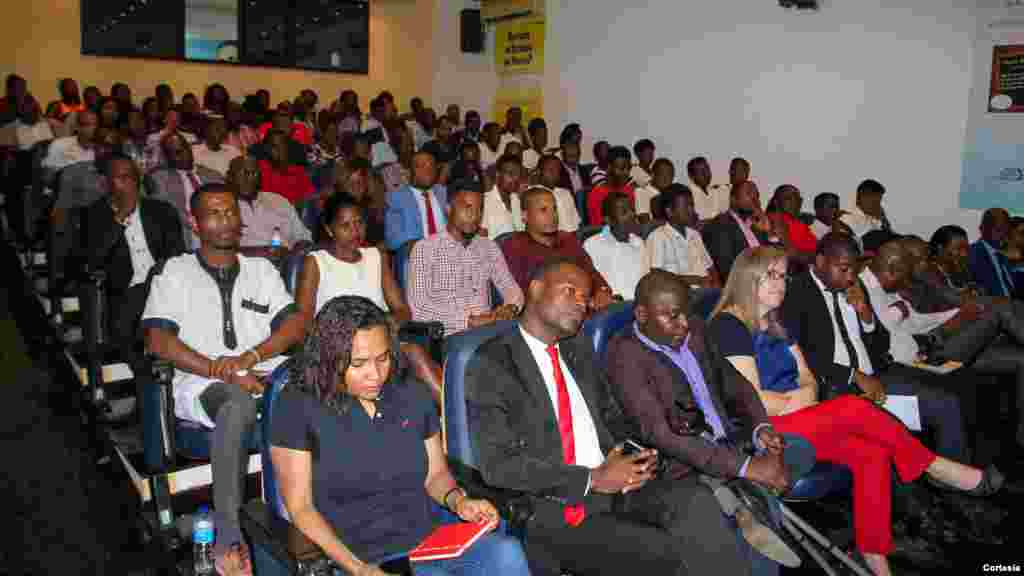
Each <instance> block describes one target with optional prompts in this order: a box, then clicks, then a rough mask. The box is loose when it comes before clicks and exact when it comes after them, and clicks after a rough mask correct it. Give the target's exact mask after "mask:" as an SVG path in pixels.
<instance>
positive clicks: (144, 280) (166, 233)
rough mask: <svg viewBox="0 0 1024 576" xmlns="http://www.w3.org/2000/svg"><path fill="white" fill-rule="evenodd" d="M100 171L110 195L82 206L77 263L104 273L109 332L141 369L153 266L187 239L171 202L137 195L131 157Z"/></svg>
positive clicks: (181, 249) (116, 155)
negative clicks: (140, 333)
mask: <svg viewBox="0 0 1024 576" xmlns="http://www.w3.org/2000/svg"><path fill="white" fill-rule="evenodd" d="M99 170H100V174H101V176H102V178H103V183H104V186H105V187H106V190H107V192H108V194H107V195H105V196H104V197H103V198H100V199H99V200H97V201H95V202H93V203H92V204H90V205H89V206H87V207H85V208H83V209H82V210H83V213H82V215H81V233H80V236H79V238H78V242H76V245H75V249H74V250H75V251H74V252H73V255H74V261H75V262H76V263H78V265H80V266H82V267H84V268H85V269H86V270H89V271H99V270H101V271H103V272H104V273H105V274H106V287H107V311H108V313H109V321H108V324H107V325H108V326H109V327H110V334H109V336H110V339H111V341H112V342H113V343H114V344H115V345H116V346H118V347H119V348H120V351H121V353H122V355H124V356H125V357H126V359H127V360H128V361H129V364H130V365H131V367H132V370H133V371H137V370H139V369H141V368H140V364H139V362H140V361H141V355H140V354H139V353H138V352H137V350H136V343H137V342H141V339H140V338H138V337H137V334H136V332H137V328H138V324H139V318H140V317H141V316H142V310H143V308H144V307H145V305H146V297H147V295H148V292H149V282H148V276H149V271H150V268H152V267H153V266H154V265H155V264H156V263H157V262H160V261H161V260H165V259H167V258H170V257H172V256H177V255H179V254H181V253H182V252H184V251H185V243H184V239H183V237H182V233H181V230H182V228H181V223H180V221H179V220H178V214H177V211H176V210H175V209H174V207H173V206H171V205H170V204H168V203H166V202H163V201H160V200H154V199H150V198H139V173H138V168H137V167H136V165H135V163H134V162H133V161H132V159H131V158H129V157H128V156H125V155H123V154H120V153H117V152H115V153H114V154H113V155H111V156H110V157H109V158H107V159H106V160H104V161H103V162H100V163H99ZM86 313H87V314H89V313H92V311H86Z"/></svg>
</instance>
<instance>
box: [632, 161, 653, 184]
mask: <svg viewBox="0 0 1024 576" xmlns="http://www.w3.org/2000/svg"><path fill="white" fill-rule="evenodd" d="M629 177H630V179H632V180H633V187H634V188H643V187H644V186H647V185H648V184H650V183H651V175H650V174H648V173H647V170H644V169H643V168H641V167H640V165H639V164H634V165H633V168H632V169H630V171H629Z"/></svg>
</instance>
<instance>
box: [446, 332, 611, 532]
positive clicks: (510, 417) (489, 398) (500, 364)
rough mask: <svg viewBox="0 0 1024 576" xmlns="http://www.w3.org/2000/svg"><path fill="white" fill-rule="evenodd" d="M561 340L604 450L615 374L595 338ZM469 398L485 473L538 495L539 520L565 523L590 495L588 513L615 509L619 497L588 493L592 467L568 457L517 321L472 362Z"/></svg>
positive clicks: (494, 481) (494, 482)
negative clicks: (603, 362) (603, 363)
mask: <svg viewBox="0 0 1024 576" xmlns="http://www.w3.org/2000/svg"><path fill="white" fill-rule="evenodd" d="M559 348H560V350H561V353H562V358H563V359H564V360H565V363H566V365H567V366H568V368H569V371H570V372H571V373H572V376H573V378H574V379H575V380H576V384H577V386H579V389H580V392H581V393H582V394H583V398H584V399H585V400H586V402H587V407H588V408H589V409H590V417H591V419H592V420H593V421H594V426H595V428H596V429H597V435H598V440H599V442H600V444H601V452H602V454H607V452H608V450H610V449H611V448H612V443H613V440H612V437H611V434H609V432H608V429H607V428H606V427H605V424H604V422H603V419H602V413H603V409H604V407H605V406H606V403H607V398H608V392H607V390H608V386H607V379H606V377H605V375H604V374H603V373H602V371H601V370H599V369H598V364H597V361H596V359H595V358H594V353H593V350H592V349H591V347H590V343H589V342H587V340H586V339H585V338H584V337H583V336H581V335H578V336H576V337H574V338H572V339H567V340H564V341H562V342H561V343H560V345H559ZM465 378H466V405H467V408H468V416H469V429H470V434H471V435H472V438H473V440H474V442H475V444H476V452H477V454H478V456H479V465H480V472H481V474H482V475H483V479H484V481H485V482H486V483H487V484H489V485H491V486H494V487H496V488H503V489H508V490H516V491H519V492H524V493H527V494H529V495H532V496H534V497H536V498H537V500H536V505H535V516H534V521H535V522H543V523H544V524H546V525H561V524H563V523H564V520H563V517H562V507H563V506H564V505H566V504H570V505H571V504H578V503H580V502H586V506H587V509H588V513H591V511H592V512H600V511H607V510H610V509H611V497H610V496H609V495H605V494H597V493H595V492H591V493H590V494H588V495H586V496H584V494H585V492H586V490H587V483H588V480H589V476H590V470H589V469H587V468H586V467H584V466H578V465H569V464H565V463H564V462H563V458H562V439H561V436H560V434H559V432H558V423H557V422H558V417H557V414H556V412H555V408H554V407H553V406H552V405H551V398H550V396H549V395H548V391H547V387H546V386H545V385H544V378H543V376H542V375H541V369H540V367H539V366H538V365H537V362H536V361H535V360H534V358H533V354H531V353H530V349H529V347H528V346H527V344H526V340H525V339H524V338H523V335H522V334H520V332H519V329H518V328H515V329H513V330H510V331H509V332H506V333H505V334H502V335H500V336H497V337H495V338H494V339H492V340H490V341H488V342H486V343H484V344H483V345H482V346H481V347H480V349H479V350H478V351H477V354H476V356H475V357H474V358H473V359H472V360H471V361H470V363H469V365H468V366H467V367H466V375H465Z"/></svg>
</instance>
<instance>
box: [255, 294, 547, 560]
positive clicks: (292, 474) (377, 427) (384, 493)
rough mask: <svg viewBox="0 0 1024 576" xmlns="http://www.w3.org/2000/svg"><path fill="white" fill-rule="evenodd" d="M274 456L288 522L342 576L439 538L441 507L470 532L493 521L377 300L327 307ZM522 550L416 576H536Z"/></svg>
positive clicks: (483, 542) (282, 412)
mask: <svg viewBox="0 0 1024 576" xmlns="http://www.w3.org/2000/svg"><path fill="white" fill-rule="evenodd" d="M270 444H271V448H270V457H271V460H272V461H273V463H274V470H275V473H276V474H277V482H278V486H280V487H281V496H282V497H283V499H284V505H285V509H286V510H287V511H288V515H289V516H290V517H291V521H292V523H293V524H295V526H296V527H297V528H298V529H299V530H301V531H302V533H303V534H305V535H306V536H307V537H308V538H309V539H310V540H312V541H313V542H315V543H316V544H318V545H319V546H320V548H322V549H323V550H324V552H325V553H326V554H327V555H328V556H329V557H330V558H331V559H332V560H334V562H336V563H337V564H338V566H340V567H341V569H342V570H343V572H344V573H345V574H349V575H352V576H380V575H382V574H386V573H387V572H385V571H384V570H385V568H382V567H381V565H382V564H383V565H384V566H385V567H386V566H388V565H389V563H390V562H392V561H394V560H395V559H400V558H401V557H403V556H405V555H407V554H408V551H409V550H411V549H412V548H414V547H415V546H416V545H417V544H419V543H420V542H421V541H422V540H423V539H424V538H425V537H426V536H428V535H429V534H430V532H431V531H432V530H433V528H434V524H435V519H434V518H433V508H434V506H433V504H434V503H436V504H439V505H441V506H444V507H445V508H447V509H449V510H451V511H452V512H454V513H455V514H456V515H457V516H459V518H461V519H462V520H464V521H467V522H478V521H486V520H490V519H493V518H497V511H496V510H495V508H494V506H493V505H492V504H491V503H490V502H487V501H485V500H478V499H474V498H471V497H469V496H468V495H467V493H466V492H465V490H463V489H462V488H460V487H459V486H458V485H457V484H456V482H455V479H454V478H453V477H452V475H451V472H450V471H449V470H448V465H447V461H446V459H445V455H444V449H443V448H442V446H441V434H440V422H439V420H438V416H437V412H436V410H435V409H434V405H433V402H432V401H431V399H430V396H429V395H428V394H427V392H426V388H424V387H423V386H422V385H419V384H418V383H416V382H415V381H413V380H412V379H411V378H409V377H408V375H407V373H406V371H405V370H404V369H403V367H402V366H401V363H400V355H399V354H398V344H397V342H396V338H395V333H394V331H393V330H392V324H391V321H390V319H389V318H388V315H387V314H386V313H385V312H384V311H383V310H381V309H380V308H379V307H377V306H376V305H375V304H374V303H373V302H371V301H370V300H368V299H366V298H363V297H359V296H342V297H339V298H335V299H333V300H331V301H330V302H328V303H327V304H326V305H324V307H323V308H322V310H321V311H320V313H319V314H318V315H317V317H316V324H315V326H314V327H313V330H312V331H311V332H310V333H309V335H308V336H307V337H306V341H305V345H304V348H303V351H302V355H301V356H300V357H299V358H298V359H297V361H296V362H295V364H294V365H293V366H292V373H291V380H290V385H289V386H288V387H287V388H286V389H285V390H284V391H283V392H282V394H281V396H280V398H279V399H278V400H277V406H276V408H275V412H274V423H273V426H272V429H271V432H270ZM528 573H529V570H528V568H527V564H526V558H525V556H524V554H523V550H522V548H521V546H520V544H519V542H518V541H517V540H515V539H513V538H511V537H509V536H505V535H500V534H495V533H491V534H487V535H485V536H484V537H483V538H481V539H480V540H479V541H477V542H476V543H475V544H473V546H472V547H471V548H470V549H469V550H467V551H466V552H465V553H464V554H463V555H462V556H460V557H459V558H455V559H451V560H437V561H429V562H422V563H417V564H415V574H417V575H438V576H446V575H455V574H458V575H466V576H470V575H477V574H480V575H484V574H512V575H519V574H528Z"/></svg>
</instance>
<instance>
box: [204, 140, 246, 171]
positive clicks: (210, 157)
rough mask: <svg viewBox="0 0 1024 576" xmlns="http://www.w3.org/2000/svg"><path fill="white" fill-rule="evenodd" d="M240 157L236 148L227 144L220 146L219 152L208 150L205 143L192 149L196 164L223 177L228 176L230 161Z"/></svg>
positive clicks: (239, 152)
mask: <svg viewBox="0 0 1024 576" xmlns="http://www.w3.org/2000/svg"><path fill="white" fill-rule="evenodd" d="M241 155H242V153H241V151H239V150H238V148H235V147H234V146H229V145H227V144H221V146H220V150H210V148H209V147H208V146H207V145H206V143H205V142H204V143H202V144H196V145H195V146H193V147H192V157H193V158H194V159H195V163H196V164H198V165H199V166H206V167H207V168H209V169H210V170H213V171H214V172H216V173H218V174H220V175H221V176H225V177H226V176H227V175H228V168H230V167H231V161H232V160H234V159H235V158H238V157H239V156H241Z"/></svg>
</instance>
